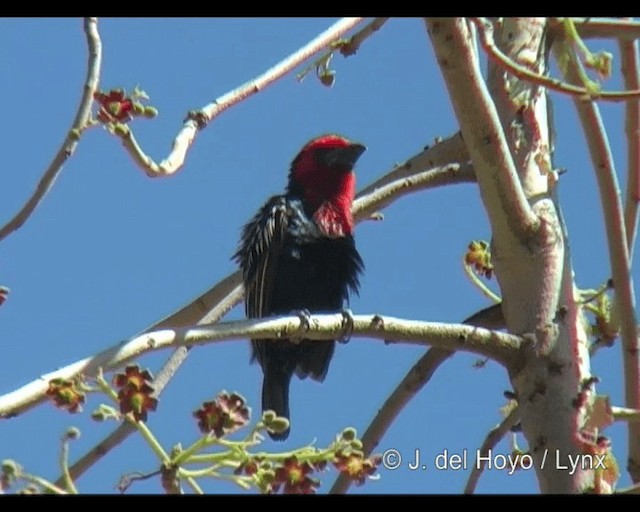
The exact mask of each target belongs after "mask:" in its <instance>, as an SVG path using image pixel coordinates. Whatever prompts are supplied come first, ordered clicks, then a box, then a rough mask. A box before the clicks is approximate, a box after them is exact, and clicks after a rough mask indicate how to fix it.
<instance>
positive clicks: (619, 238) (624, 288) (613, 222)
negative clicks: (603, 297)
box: [554, 47, 640, 482]
mask: <svg viewBox="0 0 640 512" xmlns="http://www.w3.org/2000/svg"><path fill="white" fill-rule="evenodd" d="M554 51H556V52H557V51H559V50H558V49H557V48H555V47H554ZM578 66H580V63H576V62H574V61H572V62H571V63H570V64H569V66H567V69H566V76H567V78H568V80H570V81H577V80H578V77H579V69H578V68H577V67H578ZM574 105H575V107H576V109H577V111H578V115H579V117H580V121H581V124H582V127H583V130H584V133H585V137H586V139H587V146H588V148H589V152H590V154H591V160H592V161H593V167H594V170H595V174H596V179H597V182H598V190H599V192H600V202H601V203H602V211H603V214H604V222H605V227H606V235H607V246H608V249H609V259H610V262H611V274H612V276H613V283H614V289H615V292H616V293H615V301H614V308H613V311H614V315H615V317H616V318H617V320H618V321H619V323H620V333H621V339H622V346H623V349H624V350H623V360H624V375H625V401H626V406H627V407H629V408H631V409H640V386H639V383H640V344H639V343H638V333H637V319H636V313H635V297H634V293H633V280H632V277H631V273H630V264H629V254H628V251H627V246H628V242H627V235H626V231H625V224H624V216H623V213H622V204H621V199H620V189H619V186H618V181H617V177H616V171H615V165H614V162H613V156H612V155H611V149H610V147H609V142H608V138H607V134H606V132H605V129H604V126H603V124H602V118H601V117H600V111H599V109H598V105H597V104H596V103H594V102H593V101H579V100H574ZM627 469H628V470H629V473H630V475H631V478H632V480H633V481H634V482H639V481H640V425H637V424H631V425H630V426H629V461H628V467H627Z"/></svg>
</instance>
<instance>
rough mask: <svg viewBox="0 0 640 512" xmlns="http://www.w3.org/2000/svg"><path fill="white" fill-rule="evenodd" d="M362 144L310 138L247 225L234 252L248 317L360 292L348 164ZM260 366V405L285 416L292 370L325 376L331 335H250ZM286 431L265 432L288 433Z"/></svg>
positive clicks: (330, 304) (338, 300)
mask: <svg viewBox="0 0 640 512" xmlns="http://www.w3.org/2000/svg"><path fill="white" fill-rule="evenodd" d="M364 150H365V148H364V146H362V145H360V144H357V143H353V142H351V141H349V140H348V139H345V138H343V137H340V136H337V135H325V136H321V137H318V138H316V139H313V140H312V141H311V142H309V143H308V144H307V145H306V146H305V147H304V148H303V149H302V150H301V152H300V153H299V154H298V156H297V157H296V158H295V159H294V161H293V163H292V166H291V172H290V174H289V184H288V187H287V190H286V192H285V194H283V195H278V196H273V197H271V198H270V199H269V200H268V201H267V202H266V203H265V204H264V206H263V207H262V208H260V210H259V211H258V212H257V214H256V215H255V216H254V217H253V218H252V219H251V220H250V221H249V222H248V223H247V224H246V225H245V226H244V228H243V230H242V236H241V241H240V245H239V248H238V251H237V252H236V254H235V255H234V257H235V259H236V261H237V262H238V263H239V265H240V268H241V270H242V273H243V280H244V285H245V310H246V314H247V317H248V318H262V317H267V316H274V315H278V314H289V313H292V312H296V311H300V310H308V311H309V312H312V313H323V312H336V311H339V310H341V309H342V308H343V307H344V305H345V302H346V301H348V298H349V293H358V288H359V276H360V275H361V273H362V271H363V262H362V259H361V257H360V255H359V253H358V251H357V249H356V246H355V241H354V238H353V233H352V230H353V219H352V217H351V203H352V201H353V195H354V190H355V177H354V175H353V172H352V168H353V165H354V164H355V162H356V160H357V159H358V157H359V156H360V155H361V154H362V152H363V151H364ZM251 345H252V360H254V359H255V360H257V361H258V363H259V364H260V366H261V367H262V371H263V374H264V381H263V387H262V409H263V411H266V410H273V411H274V412H275V413H276V414H277V415H278V416H283V417H286V418H289V384H290V381H291V377H292V376H293V374H294V373H295V374H297V375H298V377H300V378H306V377H308V376H310V377H311V378H312V379H314V380H317V381H322V380H324V378H325V376H326V375H327V371H328V369H329V363H330V361H331V358H332V356H333V352H334V348H335V341H334V340H331V341H312V340H302V341H300V342H296V343H294V342H291V341H289V340H282V339H280V340H261V339H258V340H251ZM288 434H289V432H288V431H286V432H283V433H270V435H271V437H272V438H274V439H286V438H287V437H288Z"/></svg>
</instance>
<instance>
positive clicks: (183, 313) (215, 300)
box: [55, 272, 243, 486]
mask: <svg viewBox="0 0 640 512" xmlns="http://www.w3.org/2000/svg"><path fill="white" fill-rule="evenodd" d="M229 289H231V290H229ZM242 293H243V290H242V284H241V282H240V275H239V273H238V272H236V273H234V274H231V275H230V276H228V277H227V278H226V279H223V280H222V281H220V282H219V283H218V284H217V285H215V286H214V287H213V288H212V289H211V290H209V291H207V292H206V293H204V294H203V295H201V296H200V297H198V298H197V299H196V300H195V301H193V302H192V303H191V304H190V305H189V306H187V307H184V308H182V309H180V310H179V311H177V312H176V313H174V314H172V315H169V316H168V317H167V318H165V319H163V320H161V321H159V322H157V323H156V324H154V325H153V326H151V327H149V328H148V329H147V330H146V331H145V332H150V331H152V330H154V329H161V328H163V327H169V326H176V327H178V326H184V325H189V322H195V323H197V325H205V324H212V323H216V322H218V321H219V320H220V319H221V318H222V317H223V316H224V315H226V314H227V313H228V312H229V311H230V310H231V308H232V307H233V306H234V305H235V304H237V303H238V302H239V301H240V300H242ZM192 305H194V306H193V307H190V306H192ZM196 311H197V312H198V314H199V315H200V317H197V316H195V314H194V313H195V312H196ZM190 348H191V347H180V348H177V349H176V350H174V352H173V354H171V356H170V357H169V359H168V360H167V362H166V363H165V364H164V365H163V367H162V368H161V369H160V371H159V372H158V375H157V376H156V378H155V379H154V380H153V387H154V396H155V397H156V398H157V397H158V396H160V394H161V393H162V391H163V389H164V387H165V386H166V384H167V383H168V382H169V380H170V379H171V377H173V375H175V372H176V371H177V370H178V368H179V367H180V365H181V364H182V363H183V362H184V361H185V360H186V358H187V355H188V353H189V350H190ZM135 431H136V428H135V426H134V425H133V424H132V423H130V422H124V423H121V424H120V425H119V426H118V427H117V428H116V429H115V430H114V431H113V432H111V433H110V434H109V435H107V437H106V438H104V439H103V440H102V441H100V442H99V443H98V444H97V445H95V446H94V447H92V448H91V449H89V450H88V451H87V453H86V454H84V455H83V456H82V457H80V458H79V459H78V460H77V461H76V462H75V463H74V464H73V465H72V466H71V467H70V468H69V474H70V475H71V477H72V478H73V479H74V480H75V479H77V478H78V477H79V476H81V475H82V474H83V473H84V472H85V471H87V470H88V469H89V468H90V467H91V466H93V465H94V464H95V463H96V462H98V460H100V459H101V458H102V457H104V456H105V455H106V454H107V453H109V452H110V451H111V450H112V449H113V448H115V447H116V446H118V445H119V444H120V443H122V441H124V440H125V439H126V438H127V437H129V436H130V435H131V434H133V433H134V432H135ZM63 481H64V475H62V476H60V477H59V478H58V479H57V480H56V482H55V484H56V485H58V486H60V485H62V484H63Z"/></svg>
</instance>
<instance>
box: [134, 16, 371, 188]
mask: <svg viewBox="0 0 640 512" xmlns="http://www.w3.org/2000/svg"><path fill="white" fill-rule="evenodd" d="M362 20H363V18H342V19H341V20H340V21H338V22H336V23H334V24H333V25H332V26H331V27H329V28H328V29H327V30H325V31H324V32H322V33H321V34H319V35H318V36H316V37H315V38H314V39H312V40H311V41H309V42H308V43H307V44H306V45H304V46H303V47H302V48H300V49H299V50H297V51H295V52H294V53H292V54H291V55H289V56H288V57H287V58H285V59H284V60H282V61H281V62H279V63H278V64H276V65H275V66H273V67H272V68H271V69H269V70H267V71H265V72H264V73H263V74H261V75H260V76H257V77H256V78H254V79H252V80H250V81H248V82H246V83H245V84H242V85H241V86H240V87H238V88H236V89H234V90H233V91H230V92H228V93H227V94H224V95H223V96H220V97H219V98H218V99H216V100H214V101H213V102H212V103H209V104H208V105H205V106H204V107H203V108H202V109H201V110H199V111H197V112H190V113H189V115H188V116H187V119H186V120H185V122H184V125H183V126H182V129H181V130H180V131H179V132H178V135H177V136H176V138H175V139H174V141H173V146H172V148H171V153H170V154H169V156H167V158H165V159H164V160H163V161H161V162H160V163H156V162H155V161H154V160H153V159H152V158H151V157H150V156H148V155H146V154H145V153H144V151H143V150H142V148H140V146H139V144H138V142H137V141H136V139H135V137H134V136H133V132H132V131H131V130H127V133H126V134H125V135H123V136H122V138H121V140H122V144H123V146H124V147H125V149H126V150H127V152H128V153H129V154H130V155H131V157H132V158H133V160H134V161H135V162H136V163H137V164H138V166H139V167H140V168H141V169H142V170H143V171H144V172H145V174H146V175H147V176H149V177H151V178H155V177H159V176H169V175H171V174H174V173H175V172H176V171H178V170H179V169H180V168H181V167H182V166H183V164H184V161H185V158H186V155H187V151H188V149H189V148H190V147H191V144H193V141H194V140H195V138H196V135H197V134H198V132H199V131H200V130H201V129H203V128H204V127H206V125H207V124H208V123H209V122H211V121H212V120H213V119H214V118H216V117H217V116H219V115H220V114H221V113H222V112H224V111H225V110H227V109H228V108H229V107H232V106H234V105H236V104H237V103H240V102H241V101H243V100H245V99H246V98H249V97H250V96H253V95H254V94H257V93H258V92H260V91H261V90H263V89H265V88H266V87H268V86H269V85H271V84H272V83H274V82H275V81H277V80H278V79H280V78H282V77H283V76H285V75H286V74H287V73H289V72H290V71H291V70H292V69H294V68H295V67H296V66H298V65H300V64H301V63H302V62H304V61H305V60H307V59H308V58H309V57H311V56H312V55H314V54H315V53H317V52H319V51H321V50H323V49H324V48H327V47H328V46H329V45H331V44H332V43H334V42H335V41H336V40H337V39H339V38H340V37H341V36H342V35H343V34H345V33H346V32H348V31H349V30H351V29H352V28H353V27H355V26H356V25H358V24H359V23H360V22H362Z"/></svg>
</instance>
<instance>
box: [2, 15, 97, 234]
mask: <svg viewBox="0 0 640 512" xmlns="http://www.w3.org/2000/svg"><path fill="white" fill-rule="evenodd" d="M84 32H85V35H86V37H87V46H88V51H89V57H88V63H87V78H86V79H85V84H84V92H83V94H82V99H81V100H80V105H78V111H77V112H76V116H75V118H74V120H73V124H72V125H71V129H70V130H69V133H68V134H67V136H66V137H65V139H64V142H63V143H62V146H61V147H60V149H59V150H58V152H57V153H56V155H55V156H54V157H53V161H52V162H51V163H50V164H49V167H48V168H47V170H46V171H45V173H44V174H43V175H42V177H41V178H40V181H38V185H37V186H36V189H35V191H34V192H33V194H32V195H31V197H30V198H29V200H28V201H27V202H26V203H25V204H24V206H23V207H22V208H21V209H20V211H19V212H18V213H17V214H16V215H15V216H14V217H13V218H12V219H11V220H10V221H9V222H7V223H6V224H5V225H4V226H2V228H0V240H3V239H4V238H6V237H7V236H9V235H10V234H11V233H13V232H14V231H17V230H18V229H20V228H21V227H22V226H23V224H24V223H25V222H26V221H27V219H29V217H30V216H31V214H32V213H33V212H34V211H35V209H36V208H37V207H38V205H39V204H40V203H41V202H42V200H43V199H44V198H45V196H46V195H47V193H48V192H49V190H51V187H52V186H53V184H54V183H55V180H56V178H57V177H58V175H59V174H60V172H61V171H62V167H63V165H64V164H65V162H66V161H67V160H68V159H69V158H70V157H71V155H73V153H74V152H75V150H76V147H77V146H78V138H79V136H80V132H81V131H82V130H83V129H84V128H85V127H86V126H87V122H88V121H89V116H90V115H91V105H92V104H93V93H94V92H95V91H96V89H97V88H98V81H99V80H100V68H101V65H102V43H101V41H100V34H99V33H98V19H97V18H85V19H84Z"/></svg>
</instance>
